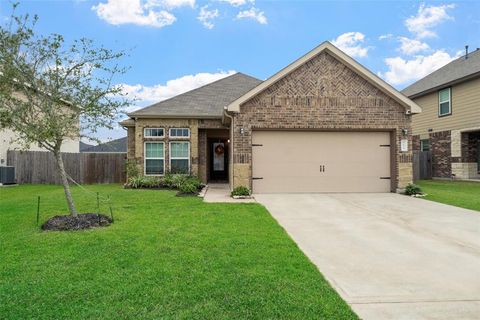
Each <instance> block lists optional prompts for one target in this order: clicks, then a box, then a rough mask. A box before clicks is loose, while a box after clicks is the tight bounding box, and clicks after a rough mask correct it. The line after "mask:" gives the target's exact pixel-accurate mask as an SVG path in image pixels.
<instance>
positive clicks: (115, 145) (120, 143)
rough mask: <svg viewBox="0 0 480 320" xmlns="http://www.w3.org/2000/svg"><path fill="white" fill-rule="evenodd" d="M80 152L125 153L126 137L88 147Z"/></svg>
mask: <svg viewBox="0 0 480 320" xmlns="http://www.w3.org/2000/svg"><path fill="white" fill-rule="evenodd" d="M81 152H127V137H123V138H120V139H115V140H112V141H108V142H104V143H100V144H99V145H96V146H90V147H88V148H85V149H83V150H81Z"/></svg>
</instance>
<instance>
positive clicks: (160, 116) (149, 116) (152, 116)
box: [127, 113, 222, 119]
mask: <svg viewBox="0 0 480 320" xmlns="http://www.w3.org/2000/svg"><path fill="white" fill-rule="evenodd" d="M127 116H129V117H130V118H135V119H141V118H146V119H222V115H217V116H207V115H198V114H197V115H192V114H190V115H174V114H172V115H163V114H146V115H142V114H135V113H127Z"/></svg>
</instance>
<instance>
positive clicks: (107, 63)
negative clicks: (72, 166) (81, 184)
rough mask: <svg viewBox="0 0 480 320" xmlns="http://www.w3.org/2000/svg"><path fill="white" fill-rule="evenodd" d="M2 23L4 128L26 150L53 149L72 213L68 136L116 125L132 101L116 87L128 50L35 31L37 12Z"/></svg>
mask: <svg viewBox="0 0 480 320" xmlns="http://www.w3.org/2000/svg"><path fill="white" fill-rule="evenodd" d="M17 6H18V3H17V4H14V5H13V11H12V15H11V17H10V19H9V20H8V21H7V22H6V23H5V25H1V26H0V128H2V127H3V128H9V129H11V130H13V131H15V132H16V133H17V134H18V136H19V139H18V141H19V142H21V143H22V144H23V146H24V147H25V148H28V147H29V145H32V144H36V145H38V146H40V147H43V148H45V149H47V150H48V151H50V152H52V153H53V155H54V156H55V160H56V163H57V168H58V173H59V175H60V177H61V180H62V184H63V188H64V191H65V197H66V199H67V203H68V207H69V211H70V214H71V215H73V216H77V210H76V209H75V205H74V202H73V199H72V195H71V193H70V187H69V182H68V175H67V173H66V172H65V167H64V163H63V159H62V156H61V153H60V149H61V147H62V143H63V142H64V141H65V140H66V139H79V138H80V137H87V138H90V139H93V140H95V137H94V134H95V133H96V131H97V130H98V128H100V127H107V128H111V127H112V126H113V123H114V121H115V120H116V118H117V115H118V112H119V110H120V109H121V108H122V107H124V106H126V105H128V104H129V101H128V100H127V99H126V97H125V96H124V95H123V94H122V88H121V87H119V86H114V85H112V79H113V77H114V76H116V75H119V74H123V73H125V71H126V69H125V68H122V67H119V65H118V64H117V61H118V60H119V59H120V58H122V57H123V56H124V55H125V53H124V52H113V51H111V50H109V49H106V48H104V47H95V46H94V44H93V42H92V41H91V40H88V39H79V40H75V41H73V42H72V43H71V44H69V45H67V44H66V42H65V40H64V38H63V37H62V36H61V35H59V34H52V35H48V36H41V35H37V34H36V33H35V32H34V28H35V25H36V22H37V20H38V17H37V16H33V17H30V16H29V15H16V14H15V9H16V8H17Z"/></svg>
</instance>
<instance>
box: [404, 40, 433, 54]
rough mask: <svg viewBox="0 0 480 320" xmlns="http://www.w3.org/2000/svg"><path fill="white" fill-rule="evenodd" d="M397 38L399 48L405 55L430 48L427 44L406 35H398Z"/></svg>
mask: <svg viewBox="0 0 480 320" xmlns="http://www.w3.org/2000/svg"><path fill="white" fill-rule="evenodd" d="M398 40H399V41H400V48H399V50H400V51H401V52H402V53H404V54H407V55H412V54H415V53H419V52H422V51H426V50H428V49H430V46H429V45H428V44H426V43H425V42H421V41H419V40H415V39H410V38H407V37H399V38H398Z"/></svg>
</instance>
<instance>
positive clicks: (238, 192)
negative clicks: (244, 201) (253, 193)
mask: <svg viewBox="0 0 480 320" xmlns="http://www.w3.org/2000/svg"><path fill="white" fill-rule="evenodd" d="M230 195H231V196H232V197H233V196H249V195H250V189H248V188H247V187H244V186H239V187H236V188H235V189H233V191H232V193H231V194H230Z"/></svg>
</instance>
